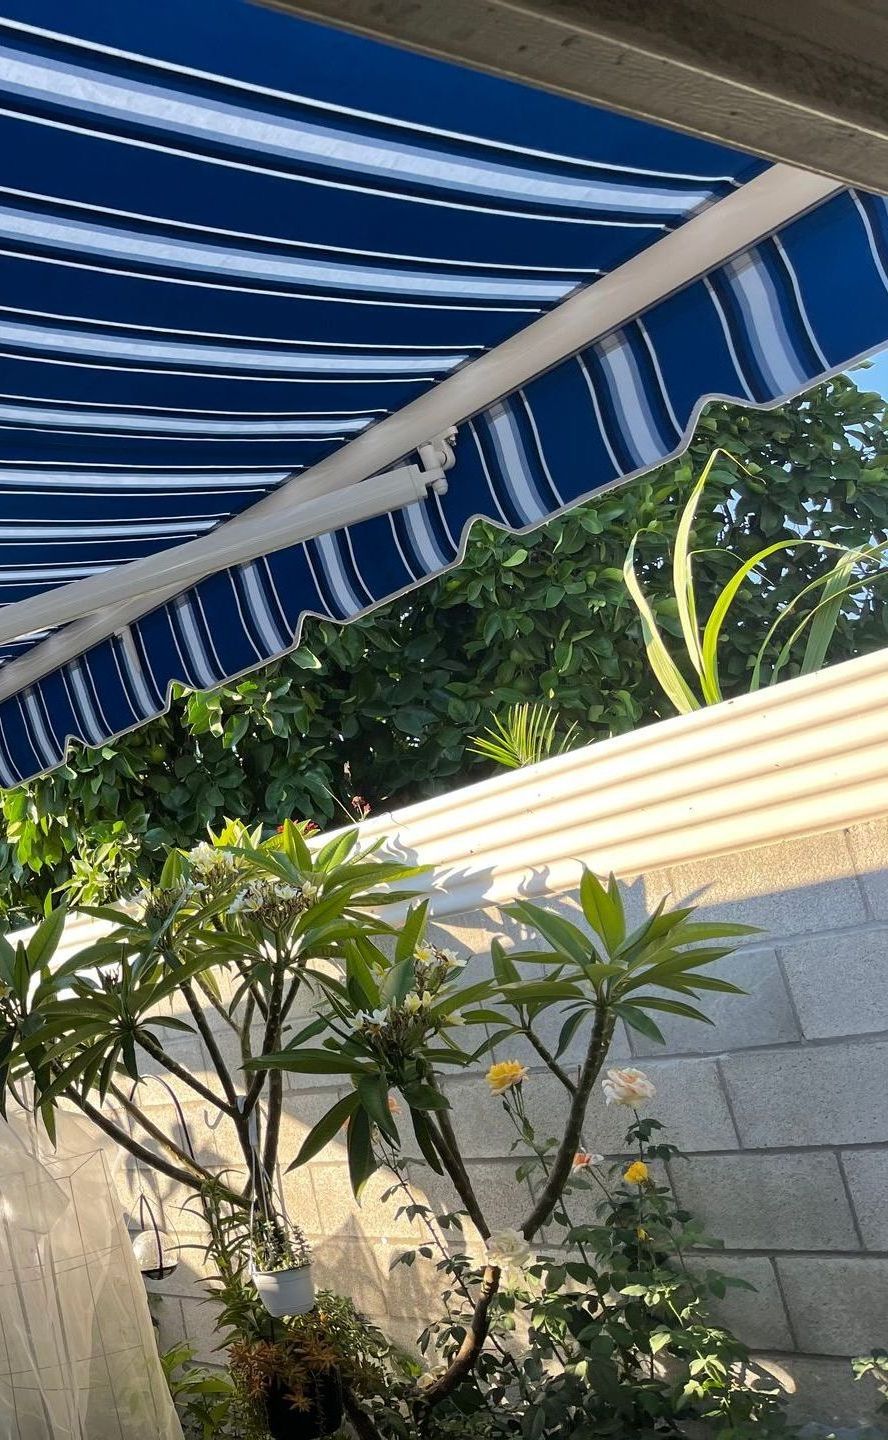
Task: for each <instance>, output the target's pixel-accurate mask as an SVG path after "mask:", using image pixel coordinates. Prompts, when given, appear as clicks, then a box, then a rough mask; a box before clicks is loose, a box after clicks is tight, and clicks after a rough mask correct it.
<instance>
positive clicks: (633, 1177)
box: [623, 1160, 651, 1185]
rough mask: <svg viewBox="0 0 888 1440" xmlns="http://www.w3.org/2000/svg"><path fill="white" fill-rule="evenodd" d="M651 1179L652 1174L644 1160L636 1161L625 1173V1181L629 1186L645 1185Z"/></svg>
mask: <svg viewBox="0 0 888 1440" xmlns="http://www.w3.org/2000/svg"><path fill="white" fill-rule="evenodd" d="M650 1178H651V1172H650V1170H649V1169H648V1167H647V1166H646V1165H645V1163H644V1161H643V1160H636V1161H635V1162H634V1163H633V1164H632V1165H630V1166H629V1169H628V1170H625V1171H624V1172H623V1179H624V1180H625V1181H626V1184H627V1185H645V1184H646V1183H647V1181H648V1180H650Z"/></svg>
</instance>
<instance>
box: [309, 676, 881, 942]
mask: <svg viewBox="0 0 888 1440" xmlns="http://www.w3.org/2000/svg"><path fill="white" fill-rule="evenodd" d="M886 701H888V649H885V650H880V651H878V652H877V653H876V654H874V655H866V656H863V657H861V658H860V659H857V660H849V661H846V662H845V663H844V664H841V665H834V666H832V667H831V668H830V669H828V670H821V671H820V672H819V674H817V675H810V676H805V677H803V678H800V679H796V680H789V681H786V682H785V683H783V684H781V685H777V686H775V687H774V688H773V689H769V690H762V691H759V692H758V693H756V694H754V695H743V696H740V697H739V698H738V699H736V700H728V701H726V702H725V703H723V704H721V705H715V706H712V707H710V708H708V709H705V710H698V711H696V712H695V713H694V714H692V715H683V716H678V717H676V718H675V719H672V720H664V721H661V722H660V723H659V724H656V725H650V726H647V727H645V728H644V729H642V730H636V731H634V732H633V733H632V734H630V735H620V736H617V737H616V738H614V739H612V740H603V741H601V742H599V743H598V744H596V745H589V746H586V747H585V748H583V749H581V750H574V751H572V752H570V753H569V754H567V755H559V756H557V757H555V758H553V759H551V760H546V761H544V762H543V763H542V764H540V765H532V766H528V767H527V768H525V769H522V770H514V771H509V772H507V773H505V774H503V775H499V776H497V777H495V778H494V779H492V780H486V781H482V783H481V784H478V785H471V786H467V787H466V788H464V789H462V790H455V791H451V792H450V793H449V794H447V795H442V796H440V797H439V798H437V799H435V800H429V801H425V802H423V803H421V804H419V805H411V806H410V807H408V808H407V809H403V810H396V811H394V812H393V813H390V814H384V815H379V816H377V817H374V818H373V819H372V820H370V821H366V822H365V823H364V824H363V825H362V826H361V830H360V833H361V841H362V843H365V844H366V843H368V842H372V841H374V840H378V839H384V840H385V841H386V851H387V852H394V853H395V854H397V855H401V856H406V857H408V858H409V859H410V860H411V862H413V863H417V864H423V865H430V866H431V867H432V871H431V874H430V875H429V876H428V877H424V878H423V877H421V878H420V880H419V881H418V882H416V881H413V882H410V888H411V889H414V890H416V889H423V888H424V890H425V893H427V894H428V895H429V897H430V900H431V909H432V912H433V914H434V915H435V916H436V917H438V918H442V917H444V916H447V915H459V914H464V913H465V912H467V911H470V910H476V909H479V908H482V907H484V906H487V905H503V904H508V903H509V902H510V901H512V900H514V899H516V898H518V897H519V896H520V897H522V898H529V897H532V896H534V895H550V894H553V893H557V892H558V891H563V890H572V889H575V888H576V885H577V880H578V877H579V865H580V863H585V864H586V865H588V866H589V868H590V869H592V870H593V871H595V872H596V873H597V874H599V875H607V874H609V873H610V872H611V871H614V872H615V873H616V874H617V875H619V876H623V877H626V876H630V875H638V874H643V873H645V872H647V871H650V870H655V869H662V868H663V867H665V866H669V865H673V864H677V863H678V862H681V861H686V860H693V859H697V858H701V857H707V856H712V855H718V854H729V853H732V852H733V851H737V850H743V849H749V848H750V847H752V846H755V845H766V844H773V843H775V842H777V841H780V840H785V839H792V838H797V837H798V836H800V835H805V834H814V833H816V832H819V831H823V830H830V829H836V828H839V827H845V826H848V825H854V824H856V823H858V822H860V821H863V820H867V819H872V818H873V817H875V816H879V815H888V703H886ZM329 838H330V837H329V835H324V836H323V837H322V839H323V840H324V841H326V840H328V839H329Z"/></svg>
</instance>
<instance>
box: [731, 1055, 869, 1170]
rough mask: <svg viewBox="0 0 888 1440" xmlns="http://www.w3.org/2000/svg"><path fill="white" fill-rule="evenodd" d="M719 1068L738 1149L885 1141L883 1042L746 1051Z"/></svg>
mask: <svg viewBox="0 0 888 1440" xmlns="http://www.w3.org/2000/svg"><path fill="white" fill-rule="evenodd" d="M721 1064H722V1073H723V1075H724V1077H725V1082H726V1084H727V1087H728V1094H729V1096H730V1098H731V1102H732V1105H733V1108H734V1115H735V1117H736V1120H737V1125H738V1127H739V1130H740V1138H741V1140H742V1143H743V1145H744V1146H746V1147H750V1148H752V1147H756V1148H763V1149H771V1148H774V1149H776V1148H783V1147H785V1148H787V1149H792V1148H793V1147H794V1146H799V1145H843V1144H845V1145H865V1144H868V1143H870V1142H878V1141H884V1140H888V1103H886V1102H888V1044H882V1043H879V1044H873V1043H867V1042H862V1041H858V1042H853V1041H849V1042H847V1043H841V1044H836V1045H816V1046H806V1047H804V1048H802V1049H798V1050H796V1049H790V1048H784V1049H782V1050H765V1051H758V1052H752V1051H747V1052H746V1053H745V1054H742V1055H729V1056H727V1057H726V1058H725V1059H724V1060H723V1061H722V1062H721Z"/></svg>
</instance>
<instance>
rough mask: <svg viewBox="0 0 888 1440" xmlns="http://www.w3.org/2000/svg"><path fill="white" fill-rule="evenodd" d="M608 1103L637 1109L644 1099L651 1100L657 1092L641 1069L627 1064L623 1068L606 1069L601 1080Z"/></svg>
mask: <svg viewBox="0 0 888 1440" xmlns="http://www.w3.org/2000/svg"><path fill="white" fill-rule="evenodd" d="M601 1088H602V1090H603V1091H604V1096H605V1100H606V1101H607V1104H608V1105H631V1106H632V1107H633V1109H637V1108H638V1106H639V1105H643V1104H644V1102H645V1100H652V1099H653V1098H654V1096H655V1095H656V1093H657V1090H656V1086H655V1085H654V1083H653V1081H651V1080H649V1079H648V1077H647V1076H646V1075H645V1073H644V1071H643V1070H636V1069H635V1068H634V1067H633V1066H631V1065H630V1066H628V1067H627V1068H626V1069H625V1070H608V1072H607V1076H606V1078H605V1079H604V1080H602V1082H601Z"/></svg>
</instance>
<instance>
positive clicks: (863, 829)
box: [847, 816, 888, 920]
mask: <svg viewBox="0 0 888 1440" xmlns="http://www.w3.org/2000/svg"><path fill="white" fill-rule="evenodd" d="M847 837H848V844H849V847H850V850H851V855H852V856H853V859H854V865H855V868H856V870H857V874H858V875H859V876H860V883H861V885H862V886H863V890H864V894H865V895H866V898H867V900H868V901H869V904H870V908H871V909H872V912H873V914H874V915H875V916H876V918H877V919H878V920H888V816H883V817H881V818H880V819H878V820H867V821H865V822H864V823H863V824H861V825H853V826H852V827H851V829H850V830H848V831H847Z"/></svg>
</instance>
